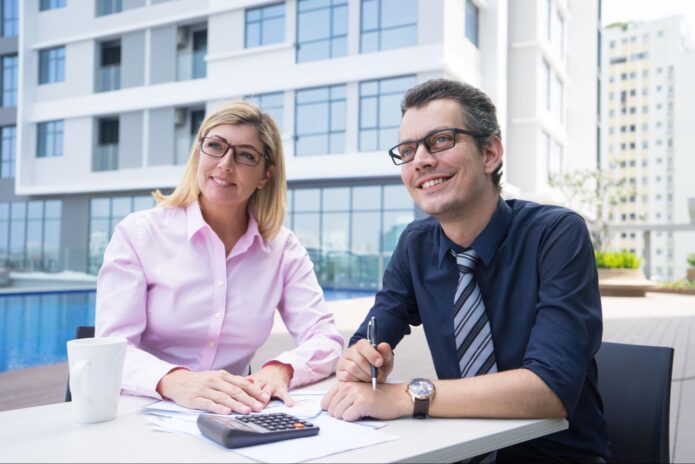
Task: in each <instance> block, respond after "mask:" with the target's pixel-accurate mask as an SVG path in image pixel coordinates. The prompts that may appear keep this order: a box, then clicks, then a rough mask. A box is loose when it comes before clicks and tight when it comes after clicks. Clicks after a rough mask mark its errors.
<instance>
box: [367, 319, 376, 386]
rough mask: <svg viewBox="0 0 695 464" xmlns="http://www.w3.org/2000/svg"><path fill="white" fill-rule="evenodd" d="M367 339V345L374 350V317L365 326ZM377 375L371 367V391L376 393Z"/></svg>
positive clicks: (374, 367)
mask: <svg viewBox="0 0 695 464" xmlns="http://www.w3.org/2000/svg"><path fill="white" fill-rule="evenodd" d="M367 338H368V339H369V343H370V344H371V345H372V346H373V347H374V349H375V350H376V344H377V342H376V317H374V316H372V317H371V319H369V323H368V324H367ZM377 375H379V371H378V370H377V368H376V366H374V365H373V366H372V390H374V391H376V377H377Z"/></svg>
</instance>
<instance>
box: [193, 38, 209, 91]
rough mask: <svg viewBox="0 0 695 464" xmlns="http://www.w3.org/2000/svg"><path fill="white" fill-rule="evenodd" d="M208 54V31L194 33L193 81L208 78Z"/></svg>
mask: <svg viewBox="0 0 695 464" xmlns="http://www.w3.org/2000/svg"><path fill="white" fill-rule="evenodd" d="M207 54H208V31H207V29H203V30H199V31H193V79H201V78H203V77H205V76H207V65H206V63H205V55H207Z"/></svg>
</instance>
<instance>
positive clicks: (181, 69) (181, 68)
mask: <svg viewBox="0 0 695 464" xmlns="http://www.w3.org/2000/svg"><path fill="white" fill-rule="evenodd" d="M206 76H207V63H206V62H205V53H204V52H179V53H178V54H177V55H176V80H177V81H188V80H191V79H202V78H204V77H206Z"/></svg>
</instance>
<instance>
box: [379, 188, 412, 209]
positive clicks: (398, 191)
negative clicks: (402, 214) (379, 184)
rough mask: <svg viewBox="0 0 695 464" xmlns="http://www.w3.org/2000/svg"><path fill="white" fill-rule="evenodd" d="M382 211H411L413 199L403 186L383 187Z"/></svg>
mask: <svg viewBox="0 0 695 464" xmlns="http://www.w3.org/2000/svg"><path fill="white" fill-rule="evenodd" d="M384 209H385V210H387V209H408V210H411V211H412V210H413V199H412V198H411V197H410V194H409V193H408V190H407V189H406V188H405V186H404V185H403V184H396V185H385V186H384Z"/></svg>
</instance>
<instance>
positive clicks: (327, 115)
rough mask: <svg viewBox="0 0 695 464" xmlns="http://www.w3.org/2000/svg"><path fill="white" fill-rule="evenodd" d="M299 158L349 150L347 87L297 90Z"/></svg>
mask: <svg viewBox="0 0 695 464" xmlns="http://www.w3.org/2000/svg"><path fill="white" fill-rule="evenodd" d="M295 108H296V110H295V111H296V117H295V131H294V132H295V134H296V136H295V137H296V138H295V146H294V153H295V156H301V155H317V154H322V153H340V152H342V151H344V150H345V112H346V106H345V85H344V84H343V85H333V86H329V87H316V88H311V89H303V90H299V91H297V94H296V97H295Z"/></svg>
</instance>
